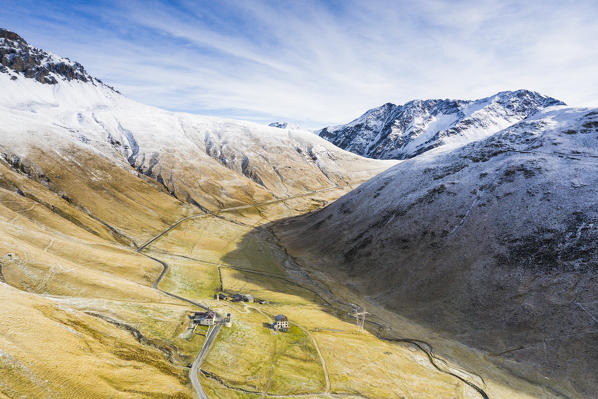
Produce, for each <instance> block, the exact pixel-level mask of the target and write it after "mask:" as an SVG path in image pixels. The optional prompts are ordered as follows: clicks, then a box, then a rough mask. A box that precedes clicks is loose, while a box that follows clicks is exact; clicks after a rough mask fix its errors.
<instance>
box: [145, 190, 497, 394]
mask: <svg viewBox="0 0 598 399" xmlns="http://www.w3.org/2000/svg"><path fill="white" fill-rule="evenodd" d="M335 188H338V186H331V187H327V188H323V189H319V190H314V191H310V192H307V193H303V194H298V195H294V196H289V197H285V198H280V199H274V200H270V201H265V202H262V203H259V204H248V205H241V206H236V207H230V208H223V209H220V210H218V211H215V212H209V213H204V214H200V215H191V216H187V217H184V218H182V219H180V220H178V221H177V222H175V223H174V224H172V225H170V226H169V227H168V228H167V229H166V230H164V231H162V232H161V233H159V234H157V235H156V236H154V237H152V238H151V239H150V240H148V241H147V242H145V243H144V244H143V245H141V246H140V247H139V248H138V249H137V252H138V253H140V254H142V255H144V256H146V257H148V258H150V259H152V260H154V261H155V262H158V263H160V264H161V265H162V267H163V269H162V272H161V273H160V275H159V276H158V278H157V279H156V281H155V282H154V284H153V286H152V287H153V288H154V289H156V290H158V291H160V292H162V293H164V294H165V295H168V296H170V297H173V298H176V299H179V300H182V301H184V302H187V303H190V304H192V305H194V306H197V307H199V308H202V309H204V310H211V309H210V308H209V307H207V306H205V305H203V304H201V303H199V302H195V301H192V300H190V299H188V298H184V297H181V296H179V295H176V294H172V293H170V292H167V291H164V290H162V289H160V288H159V284H160V281H161V280H162V278H163V277H164V275H165V274H166V273H167V271H168V269H169V266H168V264H167V263H166V262H164V261H162V260H159V259H157V258H154V257H152V256H150V255H147V254H144V253H142V251H143V250H144V249H145V248H147V247H148V246H149V245H151V244H152V243H154V242H155V241H157V240H159V239H160V238H161V237H163V236H164V235H166V234H167V233H168V232H170V231H172V230H174V229H175V228H177V227H179V226H180V225H181V224H182V223H184V222H185V221H188V220H192V219H199V218H204V217H210V216H217V215H219V214H221V213H226V212H234V211H239V210H243V209H250V208H258V207H261V206H265V205H271V204H275V203H280V202H284V201H287V200H290V199H294V198H300V197H305V196H309V195H312V194H315V193H319V192H324V191H328V190H333V189H335ZM194 260H197V261H200V262H203V263H212V264H214V265H216V266H218V267H229V268H233V269H238V270H240V271H247V272H250V273H257V274H264V275H266V274H267V275H270V276H271V277H277V278H282V279H283V280H287V279H286V278H284V277H282V276H278V275H274V274H270V273H264V272H258V271H255V270H251V269H246V268H243V267H235V266H232V265H224V264H216V263H213V262H205V261H202V260H200V259H194ZM244 269H245V270H244ZM287 281H289V282H291V283H293V284H295V285H298V286H301V287H302V288H304V289H307V290H309V291H312V292H314V293H315V294H316V295H318V296H320V298H322V299H323V300H324V301H325V302H327V303H329V304H330V301H329V300H327V299H325V298H324V296H323V295H322V294H321V293H320V292H318V291H317V290H315V289H311V288H308V287H305V286H303V285H301V284H298V283H297V282H294V281H291V280H287ZM314 283H315V281H314ZM220 284H221V285H222V281H221V282H220ZM315 286H316V287H318V288H320V289H322V287H321V286H320V284H317V283H315ZM222 288H223V287H222V286H221V289H222ZM325 288H326V290H328V291H329V292H330V293H331V291H330V289H328V287H325ZM330 295H331V296H332V300H333V301H335V302H338V303H339V304H341V305H345V306H346V305H350V304H347V303H345V302H342V301H341V300H340V299H337V298H335V297H334V296H333V295H332V294H330ZM251 308H252V309H254V310H256V311H258V312H260V313H263V312H262V311H261V310H260V309H256V308H254V307H251ZM264 315H265V314H264ZM216 318H217V323H216V324H215V325H214V326H213V327H211V328H210V329H209V330H208V332H207V334H206V339H205V341H204V343H203V346H202V348H201V351H200V352H199V353H198V355H197V357H196V358H195V360H194V362H193V364H192V366H191V369H190V371H189V373H190V379H191V383H192V385H193V388H194V389H195V392H196V393H197V395H198V397H199V398H200V399H208V397H207V395H206V394H205V392H204V390H203V388H202V387H201V384H200V382H199V372H200V366H201V363H202V362H203V360H204V358H205V356H206V355H207V353H208V352H209V350H210V348H211V346H212V344H213V343H214V340H215V339H216V337H217V336H218V333H219V332H220V329H221V327H222V316H221V315H220V314H218V313H216ZM366 322H368V323H370V324H373V325H375V326H377V327H378V334H377V336H378V338H379V339H381V340H385V341H391V342H406V343H410V344H412V345H414V346H415V347H417V348H418V349H419V350H421V351H422V352H424V353H425V355H426V356H427V358H428V360H429V362H430V364H431V365H432V366H433V367H434V368H435V369H436V370H437V371H439V372H441V373H444V374H448V375H451V376H453V377H455V378H457V379H459V380H460V381H462V382H463V383H465V384H467V385H468V386H470V387H471V388H473V389H474V390H475V391H477V392H478V393H479V394H480V396H481V397H482V398H483V399H489V396H488V394H487V393H486V392H485V391H484V390H483V389H482V388H480V387H479V386H478V385H476V384H475V383H473V382H471V381H469V380H468V379H466V378H464V377H462V376H460V375H458V374H456V373H455V372H453V371H451V370H446V369H444V368H442V367H440V366H439V365H438V363H437V362H438V361H442V362H444V360H442V359H440V358H438V357H436V356H435V355H434V354H433V352H432V346H431V345H430V344H429V343H427V342H425V341H422V340H417V339H410V338H386V337H382V336H381V334H380V331H381V329H382V328H383V327H384V325H383V324H381V323H377V322H375V321H371V320H366ZM295 325H297V327H299V328H300V329H301V330H303V331H304V332H305V333H306V334H307V335H308V336H309V337H310V338H311V340H312V341H313V343H314V346H315V348H316V351H317V353H318V356H319V358H320V361H321V363H322V368H323V370H324V376H325V381H326V390H325V391H324V392H320V393H315V394H314V393H310V394H297V395H272V394H267V393H266V394H265V396H267V397H280V398H283V397H302V396H313V395H322V394H323V395H326V396H330V397H339V396H338V395H337V394H331V393H330V379H329V376H328V370H327V367H326V362H325V360H324V358H323V356H322V354H321V352H320V348H319V346H318V344H317V342H316V340H315V338H314V337H313V336H312V334H311V333H310V332H309V331H308V330H307V329H305V328H304V327H302V326H300V325H298V324H296V323H295ZM445 363H446V362H445ZM204 374H205V373H204ZM208 377H209V375H208ZM478 378H480V379H481V380H482V383H483V382H484V381H483V378H481V377H479V376H478ZM231 389H235V388H234V387H231ZM241 391H243V390H241ZM243 392H246V393H249V391H243ZM251 393H257V394H260V392H251ZM343 396H344V395H343ZM358 396H360V395H358Z"/></svg>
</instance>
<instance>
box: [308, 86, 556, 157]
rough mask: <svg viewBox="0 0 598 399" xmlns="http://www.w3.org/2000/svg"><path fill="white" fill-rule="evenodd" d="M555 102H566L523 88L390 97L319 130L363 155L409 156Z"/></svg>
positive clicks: (470, 137)
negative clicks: (461, 95) (481, 94)
mask: <svg viewBox="0 0 598 399" xmlns="http://www.w3.org/2000/svg"><path fill="white" fill-rule="evenodd" d="M554 105H565V103H563V102H562V101H560V100H557V99H555V98H552V97H548V96H544V95H542V94H540V93H538V92H535V91H531V90H524V89H520V90H515V91H502V92H499V93H496V94H494V95H492V96H490V97H486V98H482V99H479V100H453V99H429V100H411V101H409V102H406V103H405V104H403V105H394V104H391V103H386V104H384V105H382V106H380V107H378V108H373V109H370V110H368V111H367V112H365V113H364V114H363V115H362V116H360V117H359V118H357V119H355V120H353V121H352V122H350V123H348V124H346V125H339V126H331V127H326V128H324V129H321V130H319V131H317V132H316V133H317V134H318V135H319V136H320V137H323V138H325V139H327V140H328V141H330V142H332V143H333V144H335V145H337V146H339V147H341V148H343V149H345V150H348V151H351V152H354V153H357V154H359V155H362V156H366V157H370V158H380V159H406V158H412V157H414V156H417V155H419V154H422V153H424V152H426V151H429V150H432V149H434V148H438V147H441V146H445V145H448V144H450V146H447V148H452V147H454V146H458V145H463V144H467V143H469V142H471V141H476V140H480V139H482V138H485V137H488V136H489V135H491V134H494V133H496V132H498V131H500V130H502V129H505V128H506V127H508V126H511V125H512V124H514V123H517V122H519V121H521V120H523V119H525V118H527V117H529V116H531V115H533V114H534V113H536V112H537V111H539V110H542V109H544V108H546V107H550V106H554Z"/></svg>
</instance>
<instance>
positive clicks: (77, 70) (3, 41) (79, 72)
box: [0, 29, 114, 90]
mask: <svg viewBox="0 0 598 399" xmlns="http://www.w3.org/2000/svg"><path fill="white" fill-rule="evenodd" d="M0 64H1V66H0V72H3V73H9V74H10V75H11V78H12V79H18V77H19V76H22V77H24V78H27V79H35V80H37V81H38V82H40V83H43V84H56V83H58V80H66V81H71V80H78V81H81V82H90V83H92V84H103V83H102V81H100V80H99V79H96V78H94V77H92V76H90V75H89V74H88V73H87V72H86V71H85V68H83V65H81V64H79V63H78V62H73V61H71V60H70V59H68V58H62V57H58V56H56V55H54V54H51V53H48V52H46V51H44V50H41V49H38V48H35V47H33V46H31V45H30V44H28V43H27V42H26V41H25V40H24V39H23V38H22V37H21V36H19V35H17V34H16V33H14V32H11V31H8V30H6V29H0ZM113 90H114V89H113Z"/></svg>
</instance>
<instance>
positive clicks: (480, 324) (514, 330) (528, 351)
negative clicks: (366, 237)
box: [222, 211, 598, 398]
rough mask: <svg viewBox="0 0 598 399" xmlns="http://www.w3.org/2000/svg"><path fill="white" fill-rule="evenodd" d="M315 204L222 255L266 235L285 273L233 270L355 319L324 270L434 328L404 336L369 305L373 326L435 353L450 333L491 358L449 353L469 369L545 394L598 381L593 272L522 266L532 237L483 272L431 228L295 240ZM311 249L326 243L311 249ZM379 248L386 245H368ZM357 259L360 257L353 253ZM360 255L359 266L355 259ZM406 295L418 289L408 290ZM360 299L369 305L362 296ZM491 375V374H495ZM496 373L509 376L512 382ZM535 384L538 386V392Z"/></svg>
mask: <svg viewBox="0 0 598 399" xmlns="http://www.w3.org/2000/svg"><path fill="white" fill-rule="evenodd" d="M318 212H321V211H316V212H313V213H311V214H307V215H302V216H296V217H291V218H287V219H282V220H278V221H276V222H272V223H269V224H267V225H263V226H260V227H257V228H254V229H253V230H252V231H250V232H249V233H247V234H245V235H244V236H243V238H242V240H241V241H240V242H239V244H238V245H237V248H236V249H235V250H234V251H231V252H229V253H228V254H226V255H225V256H223V257H222V261H223V262H225V263H226V264H229V265H236V264H238V263H239V260H240V259H242V258H244V257H246V255H247V254H246V251H247V248H249V247H250V246H251V245H254V243H255V242H256V240H257V239H266V240H267V241H268V242H269V243H276V245H277V246H278V253H277V254H276V256H277V257H278V258H279V259H280V262H281V264H282V265H283V267H284V268H285V270H286V271H287V273H288V275H289V278H288V279H286V278H283V277H272V278H270V277H268V276H266V275H264V274H260V273H259V272H249V271H246V270H241V269H237V270H236V272H235V273H236V274H235V277H236V278H238V279H241V280H244V279H245V280H247V281H248V282H251V283H254V284H259V285H260V286H261V287H262V288H264V289H266V290H272V291H278V292H281V290H282V291H283V292H284V290H289V288H288V287H290V286H294V287H295V288H293V289H291V292H292V293H293V294H294V295H299V296H301V297H302V298H303V299H304V300H306V301H309V302H312V303H314V304H317V305H319V306H320V309H321V310H323V311H325V312H327V313H328V314H332V315H334V316H336V317H338V318H339V319H342V320H345V321H353V322H354V319H352V318H351V317H349V316H348V312H350V311H351V309H352V306H351V304H350V303H349V302H350V300H347V299H344V298H342V297H339V296H337V295H336V293H335V292H334V291H335V288H334V287H332V290H331V288H329V287H328V286H327V285H326V284H325V283H323V282H322V281H321V279H316V278H314V277H313V276H314V275H318V274H320V273H324V276H326V278H328V279H329V280H327V281H336V282H338V284H339V286H340V285H342V286H343V287H344V288H346V289H347V290H349V291H352V292H354V293H355V297H353V298H350V299H351V300H353V301H358V299H357V300H356V299H355V298H359V297H361V298H363V297H366V296H367V298H368V299H370V300H372V299H373V301H374V302H376V303H378V304H380V305H381V307H384V308H385V309H386V310H389V311H391V312H393V313H395V314H397V315H399V316H401V317H405V318H406V319H408V320H410V321H412V322H413V323H414V324H416V325H420V326H423V329H422V331H426V330H428V331H430V332H432V334H430V335H429V336H411V337H405V336H401V334H400V333H399V332H398V331H399V329H398V328H394V329H388V328H387V327H391V326H390V325H389V323H390V322H389V321H388V320H384V319H383V318H382V317H384V316H382V317H380V316H379V315H376V314H372V315H371V317H369V319H368V323H366V329H367V330H368V331H369V332H370V333H371V334H374V335H378V336H379V337H380V336H382V337H386V338H399V339H404V338H409V339H408V340H407V341H414V342H415V344H416V345H417V342H422V343H423V345H422V347H421V348H420V349H422V350H424V351H425V349H426V344H427V343H428V342H429V344H430V345H431V346H433V347H434V348H436V350H437V351H436V352H437V353H438V354H442V353H443V352H444V351H443V349H444V345H445V343H446V340H449V341H454V342H456V343H461V344H464V345H466V346H468V347H470V348H473V349H475V350H478V351H480V352H481V353H482V354H484V359H485V360H486V361H488V363H486V362H485V361H480V359H478V360H477V362H476V364H477V365H478V366H479V365H482V367H483V366H484V363H486V365H487V366H488V367H487V369H486V370H471V369H470V368H471V364H469V363H468V361H463V359H462V358H461V359H459V356H456V357H455V356H451V358H452V360H454V361H456V363H457V364H459V363H461V365H462V366H463V367H464V369H465V370H468V371H469V372H471V373H472V374H476V373H477V374H482V376H486V377H487V376H488V374H487V373H486V372H485V371H488V370H490V369H491V368H492V367H490V364H492V365H494V366H498V367H499V368H501V369H503V370H507V371H508V372H510V373H513V374H514V375H516V376H518V377H520V378H522V379H523V380H525V381H528V382H530V383H532V384H534V385H538V386H541V387H543V388H541V389H540V391H543V392H544V394H547V395H549V397H584V398H590V397H592V396H591V395H593V393H594V392H595V388H596V387H598V376H597V375H596V374H595V373H594V372H593V371H594V370H596V369H597V368H598V344H597V342H598V340H597V339H596V338H597V337H598V322H596V320H595V319H594V320H593V316H592V313H591V312H592V311H596V310H598V306H597V304H598V302H594V303H589V304H588V301H589V300H588V298H589V297H590V296H591V295H590V294H591V291H592V290H591V285H592V284H593V283H592V282H593V281H594V280H595V279H593V278H592V277H591V276H587V275H586V278H582V277H579V278H578V279H576V280H572V279H571V275H568V276H565V275H564V274H562V273H561V274H558V273H557V274H550V272H548V273H549V274H548V277H547V275H546V274H545V273H546V271H543V270H540V271H538V270H532V271H530V272H527V273H522V271H521V269H520V268H517V267H516V265H515V264H516V263H521V262H524V261H526V260H529V259H532V260H533V257H534V256H538V255H537V253H538V251H537V246H535V245H536V244H537V243H536V242H531V243H530V242H518V243H517V248H518V250H517V251H516V252H514V253H515V254H519V255H520V258H517V259H510V260H508V261H505V259H503V261H504V262H506V263H505V264H503V265H502V266H499V267H497V268H495V270H493V271H492V272H491V273H488V274H484V275H483V276H482V275H476V273H477V272H476V271H475V267H474V265H473V264H470V265H467V264H463V262H467V260H465V261H464V260H463V259H455V257H456V255H458V253H459V252H458V251H454V254H451V251H452V250H454V248H451V247H450V246H447V245H444V246H442V245H440V244H439V243H438V242H437V241H438V240H436V239H434V238H433V237H432V239H426V238H425V237H422V238H421V239H422V242H420V243H419V244H418V245H417V246H416V247H415V249H410V248H408V247H406V246H405V243H404V242H400V241H399V242H398V243H397V244H395V245H394V246H392V245H391V246H390V248H388V247H387V248H386V249H385V250H384V249H382V248H376V247H371V246H369V245H363V246H361V247H359V246H355V247H353V248H349V250H348V251H346V252H345V253H342V254H339V253H335V252H333V251H331V250H330V248H327V246H326V245H324V244H322V242H323V241H326V240H329V241H335V242H337V241H338V237H334V236H330V237H321V236H318V235H317V234H314V235H311V236H309V237H305V236H304V240H307V241H312V242H317V243H318V245H314V246H303V244H302V243H301V240H298V241H295V240H293V239H292V238H291V237H293V236H295V235H297V234H306V230H305V226H306V223H307V222H306V221H309V220H310V219H309V218H310V217H312V215H314V214H317V213H318ZM308 224H309V223H308ZM279 238H280V240H279ZM246 244H247V245H246ZM386 245H387V246H388V244H386ZM314 248H320V249H322V250H321V251H316V252H309V251H313V250H314ZM534 248H535V249H534ZM379 250H382V253H378V254H376V255H375V256H374V255H373V254H372V251H379ZM306 251H308V252H306ZM405 251H411V252H410V254H409V255H408V258H409V259H411V263H410V264H409V265H408V266H409V267H408V268H405V267H404V265H403V267H397V266H396V262H397V259H398V257H397V256H396V255H397V254H398V253H404V252H405ZM347 253H349V255H347ZM347 256H349V257H352V259H351V265H350V266H353V267H349V266H347V265H346V264H343V262H346V259H347V258H346V257H347ZM356 259H358V260H359V261H358V262H355V260H356ZM401 259H405V257H402V258H401ZM356 264H357V265H360V266H359V268H355V267H354V265H356ZM372 265H376V267H373V266H372ZM486 267H490V266H488V265H486ZM493 267H496V265H494V266H493ZM409 268H411V269H412V270H413V271H414V273H413V276H410V277H407V276H404V273H409ZM320 275H321V274H320ZM401 275H403V276H404V277H405V278H407V279H408V281H415V280H419V282H418V283H417V284H416V289H417V291H418V292H414V291H413V287H411V288H409V287H405V286H404V285H402V284H397V282H398V280H399V279H402V278H403V277H401ZM263 277H268V278H263ZM507 280H508V281H507ZM536 280H537V281H536ZM275 281H278V282H280V283H281V284H282V285H281V284H279V283H275ZM577 285H579V287H577ZM299 286H301V287H302V288H300V287H299ZM526 287H533V289H532V288H530V292H531V294H530V295H529V297H528V296H527V295H526V293H525V288H526ZM571 289H577V291H575V292H581V293H582V294H583V293H584V292H585V293H586V294H587V295H582V296H579V295H578V296H577V298H568V299H563V301H562V303H548V304H547V303H544V301H546V300H547V298H545V297H542V295H541V293H542V292H543V290H549V291H550V292H551V293H554V292H559V290H562V291H563V292H569V291H570V290H571ZM451 290H455V291H454V292H453V291H451ZM372 293H374V295H372ZM368 294H369V295H368ZM410 295H413V298H409V296H410ZM266 299H267V298H266ZM590 302H591V301H590ZM359 304H361V305H364V304H365V301H363V302H359ZM592 306H593V308H592ZM368 310H370V309H368ZM394 327H396V325H395V326H394ZM395 331H397V332H395ZM401 331H402V330H401ZM403 333H404V332H403ZM436 334H438V336H437V335H436ZM439 336H440V338H438V337H439ZM420 340H421V341H420ZM423 341H427V342H423ZM452 353H454V351H452ZM468 366H469V368H468ZM495 374H496V373H493V375H492V376H493V377H495V378H496V375H495ZM500 382H502V383H504V384H506V385H511V381H507V380H504V381H500ZM523 389H525V388H523ZM547 392H550V393H549V394H548V393H547ZM529 393H530V394H535V395H538V392H529ZM482 396H483V395H482Z"/></svg>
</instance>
